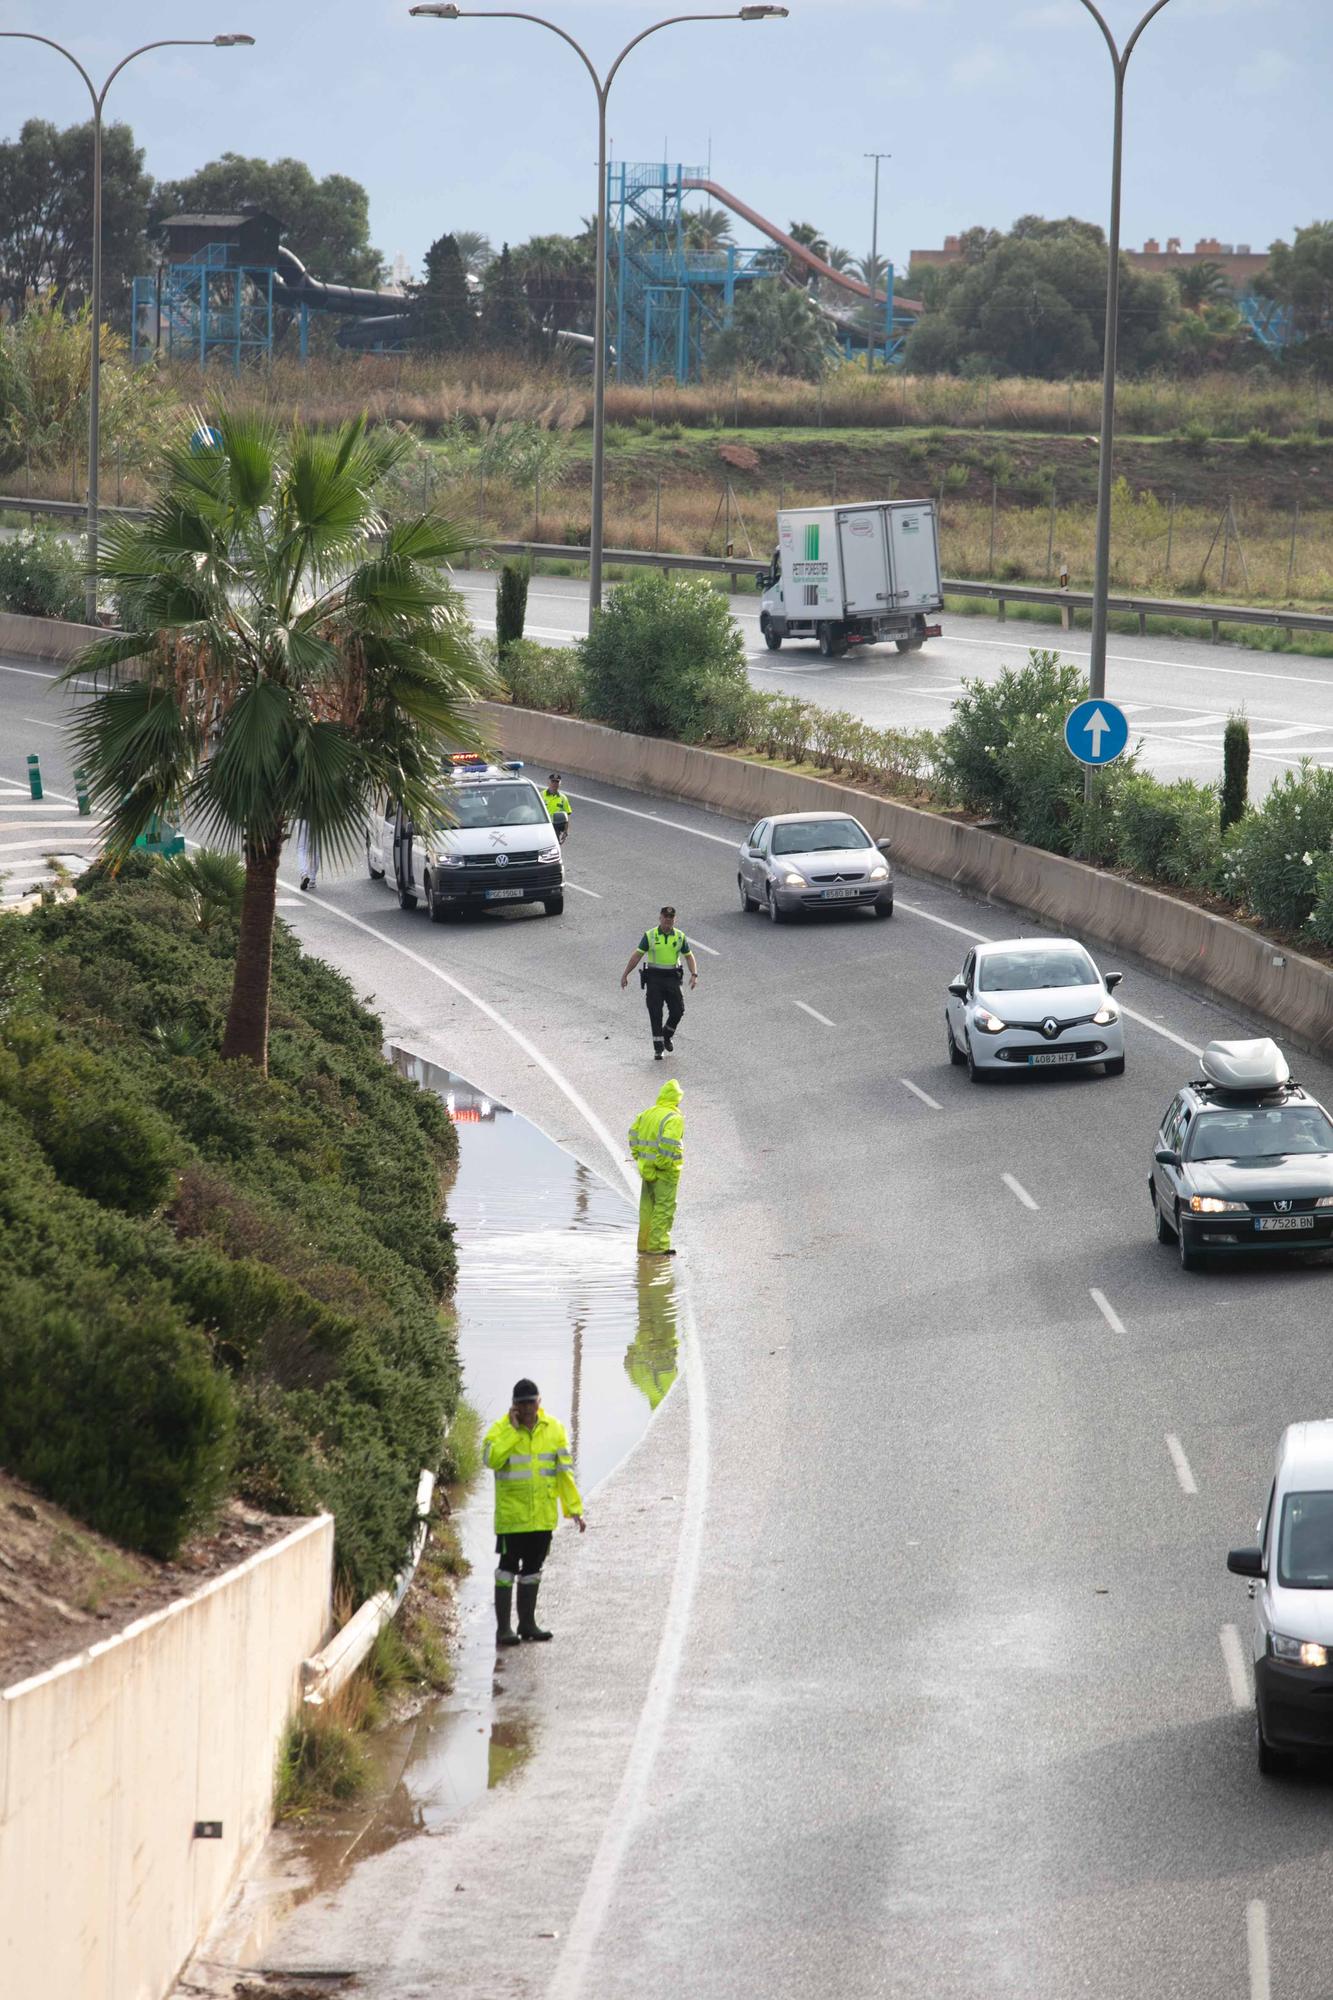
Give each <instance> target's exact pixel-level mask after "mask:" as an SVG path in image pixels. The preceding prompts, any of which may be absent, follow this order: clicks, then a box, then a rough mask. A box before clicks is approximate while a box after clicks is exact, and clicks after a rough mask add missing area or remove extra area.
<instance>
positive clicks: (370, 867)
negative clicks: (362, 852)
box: [366, 841, 384, 882]
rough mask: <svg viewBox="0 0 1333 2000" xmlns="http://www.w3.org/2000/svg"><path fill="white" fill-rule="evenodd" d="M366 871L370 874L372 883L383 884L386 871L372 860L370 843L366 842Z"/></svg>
mask: <svg viewBox="0 0 1333 2000" xmlns="http://www.w3.org/2000/svg"><path fill="white" fill-rule="evenodd" d="M366 871H367V873H368V874H369V876H370V879H371V881H372V882H382V881H383V880H384V870H383V869H382V868H377V867H376V866H375V864H374V862H373V861H372V860H371V858H370V842H369V841H367V842H366Z"/></svg>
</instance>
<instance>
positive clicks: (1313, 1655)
mask: <svg viewBox="0 0 1333 2000" xmlns="http://www.w3.org/2000/svg"><path fill="white" fill-rule="evenodd" d="M1268 1650H1269V1652H1270V1653H1271V1654H1272V1655H1273V1658H1274V1659H1275V1660H1289V1661H1290V1662H1291V1664H1292V1665H1293V1666H1296V1667H1326V1666H1327V1665H1328V1647H1327V1646H1321V1645H1320V1643H1319V1641H1318V1640H1317V1639H1286V1638H1284V1637H1283V1636H1282V1634H1281V1633H1280V1632H1270V1633H1269V1635H1268Z"/></svg>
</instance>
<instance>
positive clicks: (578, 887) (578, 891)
mask: <svg viewBox="0 0 1333 2000" xmlns="http://www.w3.org/2000/svg"><path fill="white" fill-rule="evenodd" d="M565 887H566V888H567V889H572V890H573V891H574V894H575V895H576V896H591V897H592V899H593V901H594V902H595V903H600V902H601V900H602V897H601V892H600V890H598V889H585V888H584V887H583V886H582V884H581V883H578V882H571V881H570V879H569V877H568V876H566V877H565Z"/></svg>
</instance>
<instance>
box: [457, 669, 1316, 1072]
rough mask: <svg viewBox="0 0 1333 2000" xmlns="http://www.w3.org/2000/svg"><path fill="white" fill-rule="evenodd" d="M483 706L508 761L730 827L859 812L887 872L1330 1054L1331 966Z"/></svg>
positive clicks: (1116, 880)
mask: <svg viewBox="0 0 1333 2000" xmlns="http://www.w3.org/2000/svg"><path fill="white" fill-rule="evenodd" d="M481 708H482V715H483V726H484V727H485V728H487V729H488V730H489V731H490V732H491V733H492V734H493V735H494V737H495V738H496V739H497V740H498V741H499V742H501V743H502V744H503V746H504V749H505V751H506V752H507V753H508V754H509V755H510V756H514V757H523V758H525V759H527V760H528V761H529V762H532V763H536V764H542V765H545V766H549V768H550V769H551V770H564V771H577V772H579V773H581V774H582V775H583V776H585V777H589V778H599V779H601V780H603V781H604V782H605V783H607V784H613V785H623V786H624V787H625V788H626V789H627V790H629V791H643V792H654V793H656V794H658V795H659V796H660V797H666V798H675V799H683V800H688V801H689V802H690V803H691V804H694V805H701V806H705V807H708V808H709V809H710V810H712V811H714V812H722V813H726V814H727V815H728V816H729V817H731V818H733V819H745V820H758V819H763V818H764V817H766V816H767V815H768V814H769V813H775V812H807V811H811V810H815V809H818V808H820V807H827V808H830V809H833V810H835V811H839V812H851V813H855V814H856V816H857V818H858V819H860V820H861V821H862V823H863V824H864V825H865V826H866V827H868V828H869V830H870V832H871V833H872V834H874V835H875V836H876V838H882V837H886V838H888V839H889V840H891V841H892V843H893V858H894V860H895V862H897V863H898V864H899V865H900V866H901V867H903V868H905V869H907V870H908V871H909V872H910V873H911V874H914V875H924V876H926V877H928V878H929V879H931V880H933V881H936V882H941V883H944V884H945V885H946V886H948V887H950V888H955V889H966V890H968V891H970V892H971V893H972V894H974V895H980V896H984V897H986V898H988V899H989V900H991V901H994V902H996V903H1001V904H1004V905H1005V906H1006V907H1008V908H1010V909H1014V910H1019V911H1023V912H1026V913H1028V914H1030V915H1032V916H1035V917H1039V918H1041V920H1042V921H1043V922H1044V923H1049V924H1051V925H1053V926H1054V927H1056V928H1057V929H1061V930H1066V929H1067V930H1073V931H1075V932H1077V933H1078V935H1080V936H1082V937H1086V938H1088V939H1090V940H1093V941H1095V942H1096V943H1098V944H1099V945H1103V946H1109V947H1110V948H1111V949H1112V950H1121V951H1125V952H1128V953H1130V954H1132V956H1133V957H1135V958H1137V959H1141V960H1142V961H1144V962H1145V963H1146V964H1148V965H1151V966H1152V967H1154V968H1155V969H1156V970H1157V971H1160V972H1164V973H1166V974H1167V975H1168V977H1170V978H1173V979H1178V980H1180V981H1181V982H1182V983H1185V984H1188V985H1190V986H1193V987H1197V988H1200V989H1202V990H1203V991H1204V992H1206V993H1209V994H1211V995H1213V996H1215V997H1217V998H1219V999H1223V1000H1226V1001H1228V1002H1230V1003H1231V1004H1232V1005H1233V1006H1236V1007H1239V1008H1241V1009H1243V1010H1245V1011H1246V1012H1250V1013H1255V1014H1258V1015H1261V1016H1262V1017H1263V1018H1264V1019H1265V1020H1267V1021H1270V1022H1272V1023H1273V1024H1274V1026H1276V1027H1278V1028H1280V1029H1282V1030H1283V1031H1284V1032H1285V1033H1286V1034H1287V1035H1289V1036H1290V1037H1291V1039H1292V1040H1293V1041H1295V1042H1296V1043H1298V1044H1299V1045H1301V1046H1302V1047H1304V1048H1306V1049H1309V1050H1311V1051H1313V1052H1315V1053H1317V1054H1324V1053H1327V1051H1328V1050H1329V1049H1330V1048H1333V969H1331V968H1330V967H1328V966H1326V965H1321V964H1320V963H1319V962H1318V961H1317V960H1315V959H1312V958H1306V957H1304V956H1303V955H1302V954H1301V953H1299V952H1291V951H1286V950H1284V949H1283V948H1282V947H1280V946H1278V945H1275V944H1273V943H1272V941H1271V940H1270V939H1268V938H1264V937H1260V936H1258V935H1257V934H1256V933H1255V932H1253V931H1250V930H1247V929H1246V928H1245V926H1244V925H1243V924H1238V923H1235V922H1233V921H1232V919H1231V918H1229V917H1219V916H1214V915H1212V914H1211V913H1210V912H1209V911H1207V910H1200V909H1196V908H1195V907H1194V905H1193V904H1192V903H1183V902H1178V901H1177V900H1176V898H1175V897H1173V896H1168V895H1165V894H1163V892H1162V891H1161V890H1159V889H1147V888H1144V887H1143V886H1141V884H1139V883H1137V882H1126V881H1125V880H1123V879H1122V878H1121V877H1120V876H1118V875H1110V874H1106V873H1104V872H1103V871H1102V870H1100V869H1097V868H1090V867H1088V866H1087V864H1086V863H1084V862H1081V861H1070V860H1067V859H1066V858H1065V857H1064V856H1063V855H1059V854H1046V853H1044V852H1043V851H1042V850H1041V849H1040V848H1036V847H1025V846H1023V845H1022V844H1021V843H1020V842H1019V841H1016V840H1007V839H1005V838H1004V837H1003V836H1002V835H999V834H993V833H983V832H982V831H981V830H980V829H979V828H977V827H973V826H961V825H960V824H959V823H958V822H957V821H956V820H950V819H942V818H940V817H938V816H937V815H936V814H934V813H927V812H921V811H920V810H918V808H916V807H915V806H907V805H900V804H898V803H897V802H896V801H895V800H892V799H883V798H880V797H878V796H877V795H876V794H875V793H873V792H863V791H858V790H857V789H856V788H855V786H852V785H846V784H839V783H837V782H835V781H833V780H830V779H826V778H811V777H805V776H803V775H801V774H799V773H797V772H793V771H777V770H772V769H770V768H769V767H767V766H765V765H762V764H751V763H747V762H746V761H745V760H744V759H743V758H739V757H728V756H723V755H722V754H721V753H720V752H719V751H716V750H699V749H695V748H693V747H692V746H691V745H689V744H685V743H671V742H665V741H661V740H659V739H658V738H656V737H648V736H633V735H629V734H627V733H624V732H621V731H619V730H614V729H604V728H602V727H601V726H600V725H599V724H596V723H591V722H581V721H578V720H577V719H575V718H574V717H572V716H565V715H546V714H544V713H542V712H540V711H538V710H535V709H518V708H509V707H506V706H504V705H503V704H502V703H496V702H485V703H482V704H481Z"/></svg>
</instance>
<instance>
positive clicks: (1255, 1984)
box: [1245, 1896, 1273, 2000]
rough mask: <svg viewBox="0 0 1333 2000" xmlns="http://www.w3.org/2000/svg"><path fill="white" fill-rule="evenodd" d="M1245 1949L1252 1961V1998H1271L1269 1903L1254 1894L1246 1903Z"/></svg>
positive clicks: (1254, 1999)
mask: <svg viewBox="0 0 1333 2000" xmlns="http://www.w3.org/2000/svg"><path fill="white" fill-rule="evenodd" d="M1245 1951H1246V1956H1247V1957H1248V1959H1249V1961H1250V2000H1270V1996H1271V1994H1272V1991H1273V1989H1272V1986H1271V1984H1270V1982H1269V1972H1268V1905H1267V1903H1266V1902H1265V1901H1264V1899H1263V1897H1262V1896H1252V1897H1251V1899H1250V1901H1249V1902H1248V1903H1247V1904H1246V1905H1245Z"/></svg>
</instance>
